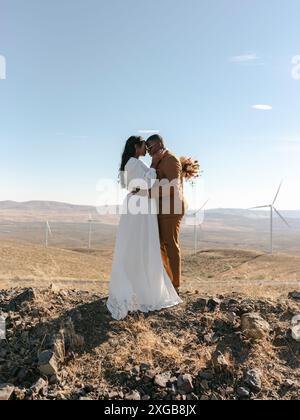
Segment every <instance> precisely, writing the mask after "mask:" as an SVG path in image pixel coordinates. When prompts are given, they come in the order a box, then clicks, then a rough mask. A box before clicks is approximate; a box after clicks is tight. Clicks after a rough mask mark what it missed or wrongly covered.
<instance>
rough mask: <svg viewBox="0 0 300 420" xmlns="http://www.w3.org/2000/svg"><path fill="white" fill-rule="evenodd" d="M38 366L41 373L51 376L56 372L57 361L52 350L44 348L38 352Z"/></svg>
mask: <svg viewBox="0 0 300 420" xmlns="http://www.w3.org/2000/svg"><path fill="white" fill-rule="evenodd" d="M38 366H39V370H40V372H41V374H42V375H45V376H53V375H57V373H58V367H57V361H56V358H55V355H54V353H53V352H52V351H49V350H46V351H43V352H42V353H40V355H39V361H38Z"/></svg>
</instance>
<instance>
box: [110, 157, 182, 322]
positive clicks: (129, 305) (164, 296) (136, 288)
mask: <svg viewBox="0 0 300 420" xmlns="http://www.w3.org/2000/svg"><path fill="white" fill-rule="evenodd" d="M125 172H126V175H127V177H126V183H127V185H128V186H129V184H130V183H132V181H133V180H143V181H144V182H142V184H143V185H140V184H141V183H136V182H135V183H134V187H140V188H141V189H144V190H146V188H150V187H151V186H152V185H153V183H154V182H155V179H156V171H155V169H152V168H149V167H148V166H147V165H146V164H145V163H143V162H142V161H141V160H139V159H135V158H131V159H130V160H129V162H128V163H127V165H126V167H125ZM131 187H132V184H131ZM131 190H132V188H131ZM131 199H132V200H135V199H136V200H141V202H140V203H142V206H143V208H144V206H150V205H151V206H152V208H155V206H156V200H155V199H151V200H150V199H149V198H148V197H147V196H144V197H139V196H133V194H131V193H129V194H128V196H127V197H126V199H125V202H124V205H123V211H122V215H121V220H120V224H119V228H118V232H117V238H116V245H115V254H114V259H113V267H112V274H111V279H110V286H109V298H108V301H107V308H108V310H109V311H110V313H111V314H112V317H113V318H114V319H117V320H120V319H123V318H125V317H126V315H127V314H128V312H131V311H138V310H139V311H142V312H149V311H154V310H159V309H162V308H168V307H171V306H175V305H178V304H179V303H182V300H181V299H180V297H179V296H178V294H177V292H176V290H175V288H174V286H173V284H172V282H171V280H170V278H169V276H168V274H167V272H166V271H165V269H164V266H163V262H162V257H161V253H160V243H159V231H158V221H157V215H156V214H155V212H152V213H151V214H150V213H149V212H148V214H141V213H138V214H132V212H129V211H128V212H127V214H126V213H125V210H124V209H125V208H127V206H128V203H129V200H131ZM153 206H154V207H153Z"/></svg>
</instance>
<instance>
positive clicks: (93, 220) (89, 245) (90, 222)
mask: <svg viewBox="0 0 300 420" xmlns="http://www.w3.org/2000/svg"><path fill="white" fill-rule="evenodd" d="M96 221H97V220H95V219H93V218H92V215H91V213H89V219H88V223H89V244H88V248H89V250H91V248H92V234H93V223H94V222H96Z"/></svg>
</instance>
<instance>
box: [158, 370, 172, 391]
mask: <svg viewBox="0 0 300 420" xmlns="http://www.w3.org/2000/svg"><path fill="white" fill-rule="evenodd" d="M170 377H171V374H170V373H169V372H167V373H162V374H159V375H156V376H155V378H154V384H155V385H158V386H160V387H161V388H166V386H167V383H168V382H169V380H170Z"/></svg>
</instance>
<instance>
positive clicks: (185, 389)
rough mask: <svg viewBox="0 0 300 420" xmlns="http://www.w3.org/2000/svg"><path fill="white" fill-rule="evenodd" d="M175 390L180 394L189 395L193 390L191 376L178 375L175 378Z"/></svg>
mask: <svg viewBox="0 0 300 420" xmlns="http://www.w3.org/2000/svg"><path fill="white" fill-rule="evenodd" d="M177 388H178V391H179V392H180V393H181V394H189V393H191V392H192V391H193V389H194V386H193V377H192V375H189V374H184V375H179V376H178V378H177Z"/></svg>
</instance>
